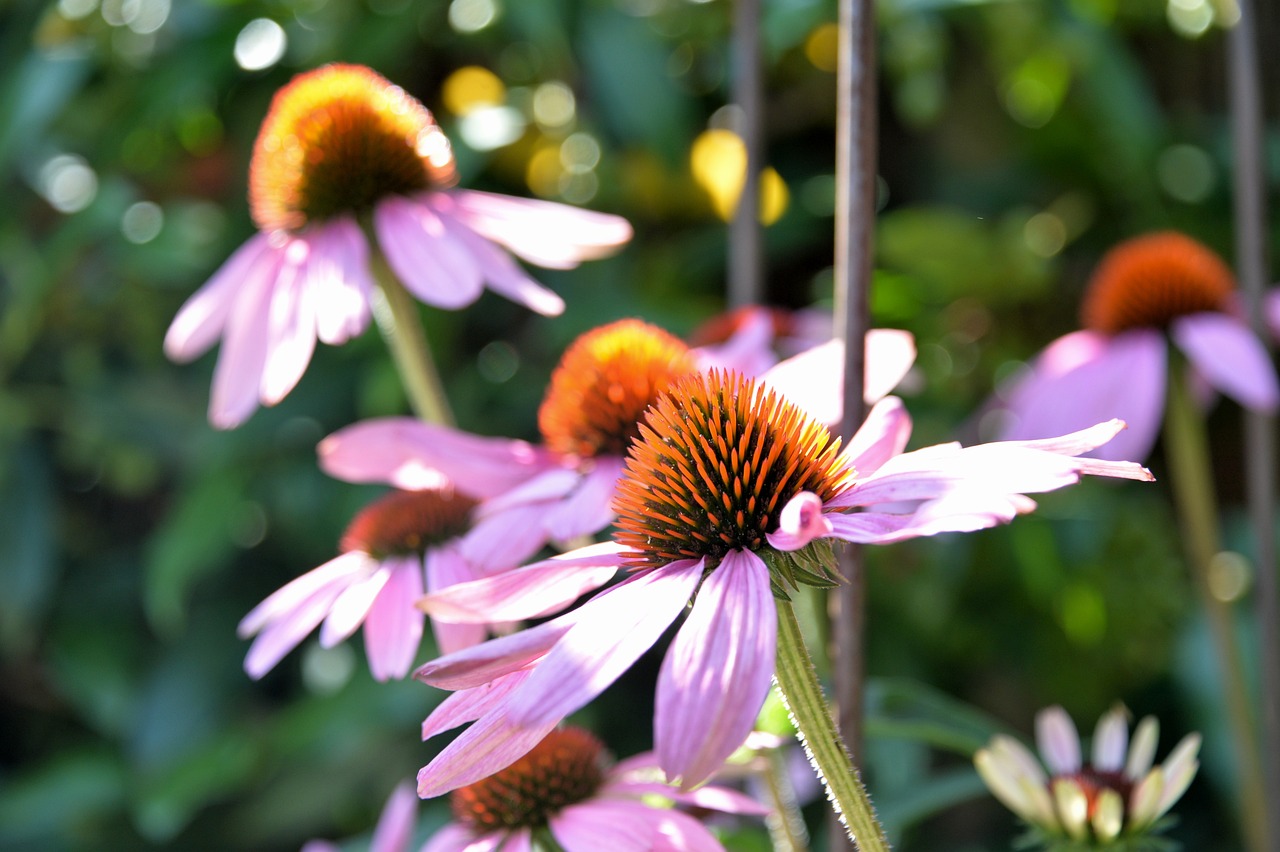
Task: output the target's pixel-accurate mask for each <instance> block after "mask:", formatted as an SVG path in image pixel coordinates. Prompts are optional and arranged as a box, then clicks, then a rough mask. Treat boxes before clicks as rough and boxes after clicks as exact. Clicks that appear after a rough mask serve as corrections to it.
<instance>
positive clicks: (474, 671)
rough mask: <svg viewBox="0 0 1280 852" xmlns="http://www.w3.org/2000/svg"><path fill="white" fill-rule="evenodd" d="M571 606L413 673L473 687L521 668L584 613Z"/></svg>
mask: <svg viewBox="0 0 1280 852" xmlns="http://www.w3.org/2000/svg"><path fill="white" fill-rule="evenodd" d="M581 613H582V608H581V607H579V608H578V609H575V610H571V611H569V612H566V613H565V614H564V615H560V616H557V617H555V618H553V619H551V620H550V621H548V622H545V623H543V624H539V625H538V626H537V627H529V628H526V629H524V630H520V631H518V632H516V633H512V634H510V635H508V636H499V637H498V638H497V639H490V640H489V641H488V642H481V643H480V644H479V645H473V646H472V647H470V648H465V649H463V650H461V651H457V652H455V653H452V654H448V655H446V656H443V657H440V658H438V659H435V660H432V661H431V662H429V663H426V664H424V665H422V666H420V667H419V668H418V670H417V671H415V672H414V673H413V676H414V678H415V679H416V680H420V681H422V682H423V683H426V684H430V685H431V686H438V687H440V688H441V689H471V688H472V687H476V686H480V685H481V684H484V683H488V682H489V681H491V680H493V679H494V678H497V677H501V676H502V675H505V674H510V673H512V672H517V671H520V670H522V669H524V668H526V667H528V666H529V665H531V664H532V663H534V662H536V661H537V660H540V659H542V657H543V656H544V655H545V654H546V653H547V651H549V650H550V649H551V648H552V646H554V645H555V644H556V643H557V642H559V641H560V639H561V638H563V637H564V635H565V634H566V633H568V632H569V629H570V628H571V627H572V626H573V625H574V624H576V623H577V621H578V619H579V618H580V617H581Z"/></svg>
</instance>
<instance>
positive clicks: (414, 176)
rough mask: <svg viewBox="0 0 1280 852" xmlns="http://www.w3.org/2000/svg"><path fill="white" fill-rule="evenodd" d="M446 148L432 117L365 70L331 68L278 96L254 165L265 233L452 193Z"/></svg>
mask: <svg viewBox="0 0 1280 852" xmlns="http://www.w3.org/2000/svg"><path fill="white" fill-rule="evenodd" d="M455 179H456V172H455V170H454V162H453V152H452V150H451V148H450V147H449V141H448V140H447V139H446V138H445V136H444V133H443V132H442V131H441V130H440V128H439V126H438V125H437V124H436V123H435V120H434V119H433V118H432V117H431V113H430V112H429V111H428V110H427V108H426V107H424V106H423V105H422V104H420V103H419V102H418V101H416V100H415V99H413V98H412V97H410V96H409V95H407V94H405V92H404V90H403V89H401V88H400V87H399V86H395V85H393V84H392V83H391V82H390V81H388V80H387V79H386V78H384V77H382V76H381V75H379V74H377V73H375V72H373V71H371V70H370V69H368V68H365V67H364V66H361V65H326V66H324V67H323V68H318V69H316V70H314V71H308V72H306V73H304V74H299V75H298V76H296V77H294V78H293V79H292V80H291V81H290V82H289V83H288V84H287V85H286V86H285V87H284V88H282V89H281V90H280V91H278V92H276V95H275V98H274V99H273V100H272V101H271V109H270V111H269V112H268V113H267V117H266V119H265V120H264V121H263V122H262V129H261V130H259V131H258V140H257V142H256V143H255V144H254V148H253V159H252V161H251V162H250V164H249V207H250V211H251V212H252V214H253V220H254V222H255V223H257V225H258V228H259V229H260V230H262V231H275V230H286V231H297V230H300V229H301V228H303V227H305V226H306V225H307V224H308V223H311V222H316V221H321V220H324V219H327V218H329V217H331V216H335V215H337V214H339V213H349V212H351V213H358V212H360V211H362V210H366V209H368V208H370V207H371V206H372V205H373V204H374V202H376V201H377V200H378V199H380V198H383V197H385V196H387V195H392V194H401V195H405V194H409V193H413V192H418V191H420V190H424V189H430V188H432V187H440V186H448V185H449V184H452V183H453V182H454V180H455Z"/></svg>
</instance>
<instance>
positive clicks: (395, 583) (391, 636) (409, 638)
mask: <svg viewBox="0 0 1280 852" xmlns="http://www.w3.org/2000/svg"><path fill="white" fill-rule="evenodd" d="M387 564H388V565H390V566H391V569H392V570H391V577H390V578H389V579H388V580H387V583H386V585H384V586H383V587H382V591H381V592H379V593H378V597H377V598H376V599H374V602H373V606H372V607H370V608H369V615H368V617H367V618H365V620H364V649H365V655H366V656H367V657H368V658H369V671H370V673H372V674H373V677H374V679H375V680H380V681H382V680H389V679H391V678H402V677H404V676H405V675H406V674H408V673H409V669H410V668H411V667H412V666H413V658H414V657H415V656H417V654H418V646H419V645H420V644H421V643H422V623H423V620H424V616H423V614H422V611H421V610H419V609H418V608H417V607H416V606H414V604H415V603H416V602H417V600H418V598H420V597H422V562H421V560H419V559H418V557H417V556H407V557H404V558H403V559H400V560H394V561H393V560H387Z"/></svg>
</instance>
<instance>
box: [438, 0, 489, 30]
mask: <svg viewBox="0 0 1280 852" xmlns="http://www.w3.org/2000/svg"><path fill="white" fill-rule="evenodd" d="M499 11H500V10H499V8H498V4H497V3H496V2H495V0H453V2H452V3H450V4H449V26H451V27H453V28H454V30H456V31H457V32H460V33H474V32H479V31H480V30H482V29H484V28H485V27H487V26H489V25H490V24H492V23H493V22H494V21H496V20H497V19H498V12H499Z"/></svg>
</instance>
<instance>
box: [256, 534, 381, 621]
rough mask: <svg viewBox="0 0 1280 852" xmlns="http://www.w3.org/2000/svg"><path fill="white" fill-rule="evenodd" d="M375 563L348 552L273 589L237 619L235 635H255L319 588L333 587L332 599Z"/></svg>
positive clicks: (371, 569) (371, 570) (369, 558)
mask: <svg viewBox="0 0 1280 852" xmlns="http://www.w3.org/2000/svg"><path fill="white" fill-rule="evenodd" d="M377 567H378V563H377V562H376V561H375V560H374V559H373V558H372V557H370V556H369V555H368V554H366V553H361V552H360V551H356V550H353V551H350V552H348V553H343V554H342V555H340V556H336V557H334V558H333V559H330V560H329V561H328V562H326V563H324V564H323V565H321V566H320V567H319V568H313V569H311V570H310V571H308V572H307V573H305V574H303V575H302V576H300V577H297V578H295V579H293V580H291V581H290V582H289V583H287V584H285V585H283V586H281V587H280V588H279V589H276V590H275V591H274V592H272V593H271V594H270V595H268V596H267V597H266V599H264V600H263V601H262V603H260V604H258V605H257V606H255V607H254V608H253V609H252V610H250V611H249V614H248V615H246V616H245V617H244V618H242V619H240V624H239V625H238V626H237V627H236V635H238V636H239V637H240V638H242V639H244V638H247V637H249V636H252V635H253V634H255V633H257V632H258V631H259V630H261V629H262V628H263V627H265V626H266V625H267V624H268V623H270V622H272V621H275V620H277V619H280V618H283V617H285V616H287V615H288V614H289V613H290V612H292V611H293V610H295V609H297V608H298V607H299V606H301V605H302V603H303V602H304V601H305V600H307V599H308V598H310V597H311V596H312V595H314V594H315V593H316V592H317V591H319V590H320V589H321V588H324V587H326V586H335V587H336V591H334V595H335V597H336V596H337V595H338V594H340V593H341V591H342V590H343V589H345V588H346V587H347V586H348V585H349V584H350V583H352V582H354V579H353V578H354V577H355V576H356V575H359V574H366V573H372V572H373V571H375V570H377Z"/></svg>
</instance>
